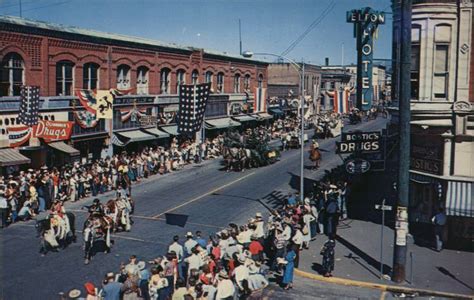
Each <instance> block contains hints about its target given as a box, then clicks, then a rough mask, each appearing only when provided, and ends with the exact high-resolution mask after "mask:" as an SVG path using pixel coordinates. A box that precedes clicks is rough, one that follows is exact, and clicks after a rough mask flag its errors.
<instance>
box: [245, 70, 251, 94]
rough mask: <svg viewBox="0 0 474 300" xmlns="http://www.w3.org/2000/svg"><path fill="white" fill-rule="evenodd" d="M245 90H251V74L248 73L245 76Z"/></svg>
mask: <svg viewBox="0 0 474 300" xmlns="http://www.w3.org/2000/svg"><path fill="white" fill-rule="evenodd" d="M244 90H245V91H249V90H250V75H249V74H247V75H245V77H244Z"/></svg>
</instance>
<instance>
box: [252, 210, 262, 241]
mask: <svg viewBox="0 0 474 300" xmlns="http://www.w3.org/2000/svg"><path fill="white" fill-rule="evenodd" d="M255 227H256V228H255V230H254V233H255V235H256V236H257V239H259V240H260V241H263V239H264V237H265V229H264V228H265V224H264V222H263V216H262V214H261V213H259V212H258V213H256V214H255Z"/></svg>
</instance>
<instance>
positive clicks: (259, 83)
mask: <svg viewBox="0 0 474 300" xmlns="http://www.w3.org/2000/svg"><path fill="white" fill-rule="evenodd" d="M258 87H259V88H263V75H262V74H260V75H258Z"/></svg>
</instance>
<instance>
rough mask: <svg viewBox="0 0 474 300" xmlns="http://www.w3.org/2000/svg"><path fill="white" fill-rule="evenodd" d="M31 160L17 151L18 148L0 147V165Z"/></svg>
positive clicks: (13, 164)
mask: <svg viewBox="0 0 474 300" xmlns="http://www.w3.org/2000/svg"><path fill="white" fill-rule="evenodd" d="M30 162H31V160H30V159H29V158H28V157H26V156H24V155H23V154H21V153H20V152H18V150H15V149H10V148H5V149H0V167H7V166H16V165H23V164H29V163H30Z"/></svg>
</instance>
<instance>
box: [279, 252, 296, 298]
mask: <svg viewBox="0 0 474 300" xmlns="http://www.w3.org/2000/svg"><path fill="white" fill-rule="evenodd" d="M297 248H298V245H291V246H290V250H289V251H288V253H287V254H286V257H285V261H286V264H285V272H284V273H283V278H282V283H283V285H284V288H285V290H289V289H291V288H293V272H294V270H295V259H296V252H295V250H296V249H297Z"/></svg>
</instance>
